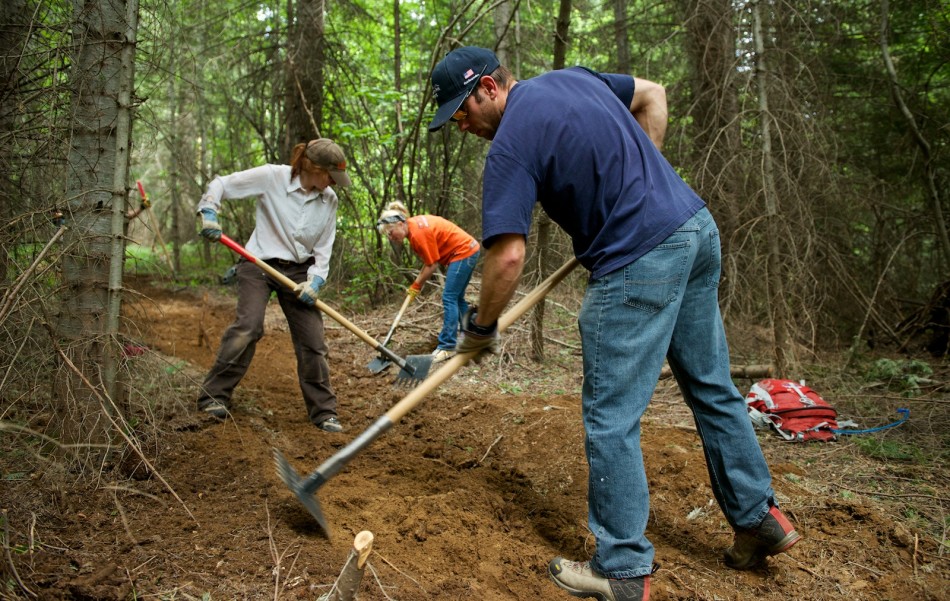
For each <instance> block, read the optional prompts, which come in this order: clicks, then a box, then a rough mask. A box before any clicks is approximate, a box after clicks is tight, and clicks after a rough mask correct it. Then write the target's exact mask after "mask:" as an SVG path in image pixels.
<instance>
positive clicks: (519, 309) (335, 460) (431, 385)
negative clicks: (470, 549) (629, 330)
mask: <svg viewBox="0 0 950 601" xmlns="http://www.w3.org/2000/svg"><path fill="white" fill-rule="evenodd" d="M577 265H578V262H577V259H575V258H572V259H571V260H569V261H568V262H567V263H565V264H564V265H562V266H561V268H560V269H558V270H557V271H555V272H554V273H552V274H551V275H550V276H548V278H547V279H546V280H544V281H543V282H541V283H540V284H539V285H538V286H537V287H536V288H535V289H534V290H532V291H531V292H530V293H528V294H527V295H526V296H525V297H524V298H522V299H521V300H520V301H518V302H517V303H516V304H515V305H514V306H513V307H512V308H511V309H509V310H508V311H507V312H506V313H505V314H504V315H502V316H501V317H500V318H499V319H498V331H499V332H504V331H505V329H507V328H508V326H510V325H511V324H512V323H513V322H514V321H516V320H517V319H518V318H519V317H521V316H522V315H524V314H525V312H527V311H528V309H530V308H531V307H533V306H534V305H536V304H537V303H538V302H540V301H541V300H542V299H544V297H545V296H546V295H547V294H548V292H550V291H551V289H552V288H554V286H556V285H557V284H558V283H559V282H560V281H561V280H563V279H564V277H565V276H567V274H569V273H570V272H571V271H572V270H573V269H574V268H575V267H577ZM476 354H477V353H475V352H471V353H465V354H458V355H455V356H454V357H452V358H451V359H449V360H448V361H446V362H445V363H444V364H443V365H442V367H440V368H439V369H437V370H436V371H435V373H433V374H432V375H431V376H429V377H428V378H426V380H425V381H424V382H422V384H420V385H419V386H417V387H416V388H415V389H413V390H412V392H410V393H409V394H407V395H406V396H405V397H403V398H402V400H400V401H399V402H398V403H396V404H395V405H393V406H392V408H390V409H389V411H387V412H386V413H385V414H383V415H382V416H381V417H379V418H378V419H377V420H376V421H375V422H373V424H372V425H370V427H369V428H367V429H366V430H364V431H363V432H362V433H361V434H360V435H359V436H357V437H356V438H355V439H353V441H352V442H350V443H349V444H347V445H346V446H345V447H343V448H342V449H340V450H339V451H337V453H336V454H334V455H333V456H332V457H330V458H329V459H327V460H326V461H325V462H324V463H323V464H322V465H321V466H320V467H318V468H317V469H316V470H314V472H313V473H311V474H310V475H309V476H307V477H306V478H302V477H301V476H299V475H298V474H297V472H296V471H295V470H294V468H293V467H292V466H291V465H290V463H289V462H288V461H287V459H286V458H285V457H284V455H283V454H282V453H281V452H280V450H278V449H274V461H275V463H276V464H277V475H278V476H280V479H281V480H283V482H284V484H286V485H287V487H288V488H290V490H291V491H293V493H294V495H295V496H296V497H297V499H298V500H300V502H301V503H303V505H304V507H306V508H307V511H309V512H310V515H312V516H313V517H314V518H315V519H316V520H317V523H318V524H319V525H320V528H321V530H322V533H323V534H324V536H326V537H327V538H330V530H329V527H328V525H327V520H326V518H325V517H324V515H323V511H322V510H321V509H320V502H319V501H318V500H317V497H316V496H315V495H314V493H315V492H316V491H317V489H318V488H320V487H321V486H323V485H324V484H326V482H327V481H328V480H329V479H330V478H332V477H333V476H335V475H337V474H338V473H339V472H340V471H341V470H342V469H343V467H344V466H345V465H346V464H347V463H349V462H350V461H352V460H353V458H355V457H356V456H357V455H359V454H360V453H361V452H362V451H363V450H364V449H365V448H366V447H368V446H369V445H370V444H371V443H372V442H373V441H375V440H376V439H377V438H379V437H380V436H382V435H383V434H384V433H385V432H386V431H388V430H389V429H390V428H392V427H393V425H394V424H395V423H396V422H398V421H399V420H400V419H402V418H403V417H404V416H405V415H406V414H407V413H409V412H410V411H412V409H414V408H415V407H416V405H418V404H419V402H420V401H422V399H423V398H425V396H426V395H427V394H429V393H430V392H432V391H433V390H435V389H436V388H437V387H438V386H439V385H441V384H442V383H443V382H445V381H446V380H448V379H449V378H450V377H452V375H453V374H455V372H457V371H458V370H459V369H460V368H461V367H462V366H463V365H465V364H466V363H468V362H469V360H471V359H472V358H473V357H474V355H476Z"/></svg>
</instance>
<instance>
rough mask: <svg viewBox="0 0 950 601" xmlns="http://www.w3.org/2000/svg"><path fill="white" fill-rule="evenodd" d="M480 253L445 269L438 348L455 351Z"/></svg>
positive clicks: (452, 263) (455, 262) (451, 264)
mask: <svg viewBox="0 0 950 601" xmlns="http://www.w3.org/2000/svg"><path fill="white" fill-rule="evenodd" d="M478 255H479V252H478V251H476V252H475V254H474V255H472V256H471V257H468V258H465V259H460V260H458V261H453V262H451V263H449V266H448V267H446V268H445V288H444V289H443V290H442V331H441V332H439V345H438V347H436V348H439V349H444V350H449V351H451V350H455V343H456V341H457V340H458V333H459V325H460V324H461V321H462V316H463V315H465V312H466V311H468V303H467V302H465V289H466V288H468V282H469V281H470V280H471V279H472V272H474V271H475V265H476V264H477V263H478Z"/></svg>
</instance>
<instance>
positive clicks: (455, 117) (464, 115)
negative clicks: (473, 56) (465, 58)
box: [449, 65, 488, 123]
mask: <svg viewBox="0 0 950 601" xmlns="http://www.w3.org/2000/svg"><path fill="white" fill-rule="evenodd" d="M487 68H488V65H485V66H484V67H482V70H481V71H479V72H478V79H479V80H481V78H482V76H483V75H484V74H485V69H487ZM479 85H481V84H480V83H476V84H475V85H474V86H472V89H471V90H469V91H468V94H466V95H465V98H462V104H460V105H459V110H457V111H455V112H454V113H453V114H452V116H451V117H449V121H451V122H452V123H458V122H459V121H465V120H466V119H468V111H466V110H463V109H462V105H464V104H465V101H466V100H468V97H469V96H471V95H472V92H474V91H475V90H476V89H478V86H479Z"/></svg>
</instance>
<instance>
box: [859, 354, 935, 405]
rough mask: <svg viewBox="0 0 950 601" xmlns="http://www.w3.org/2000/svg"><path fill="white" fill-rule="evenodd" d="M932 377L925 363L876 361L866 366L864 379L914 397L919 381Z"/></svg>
mask: <svg viewBox="0 0 950 601" xmlns="http://www.w3.org/2000/svg"><path fill="white" fill-rule="evenodd" d="M932 375H933V369H932V368H931V367H930V365H928V364H927V363H924V362H923V361H920V360H917V359H909V360H901V361H895V360H893V359H886V358H884V359H878V360H876V361H875V362H874V363H872V364H871V365H870V366H868V368H867V370H866V372H865V374H864V377H865V379H867V380H868V381H882V382H884V383H885V384H886V385H887V387H888V388H890V389H891V390H895V391H897V392H900V393H902V394H904V395H905V396H915V395H916V394H917V393H918V392H919V391H920V381H921V380H922V379H927V378H929V377H930V376H932Z"/></svg>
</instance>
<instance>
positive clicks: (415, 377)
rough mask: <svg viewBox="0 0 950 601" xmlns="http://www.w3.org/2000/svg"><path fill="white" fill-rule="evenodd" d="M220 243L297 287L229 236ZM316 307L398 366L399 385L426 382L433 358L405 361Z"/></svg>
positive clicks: (348, 323) (320, 303) (325, 309)
mask: <svg viewBox="0 0 950 601" xmlns="http://www.w3.org/2000/svg"><path fill="white" fill-rule="evenodd" d="M220 242H221V244H223V245H225V246H227V247H228V248H230V249H231V250H233V251H234V252H236V253H237V254H239V255H241V256H242V257H244V258H245V259H247V260H248V261H250V262H251V263H254V264H255V265H257V266H258V267H260V268H261V269H262V270H263V271H264V272H265V273H267V275H269V276H271V277H272V278H274V279H275V280H277V281H278V282H280V283H281V284H282V285H284V286H285V287H286V288H289V289H290V290H293V289H295V288H296V287H297V283H296V282H294V281H293V280H291V279H290V278H288V277H287V276H285V275H284V274H282V273H281V272H279V271H277V270H276V269H274V268H273V267H271V266H270V265H268V264H267V263H265V262H264V261H262V260H260V259H258V258H257V257H255V256H254V255H252V254H251V253H249V252H248V251H247V249H245V248H244V247H243V246H241V245H240V244H238V243H237V242H235V241H234V240H232V239H231V238H229V237H228V236H226V235H224V234H221V240H220ZM314 306H315V307H316V308H317V309H320V310H321V311H323V312H324V313H326V314H327V315H329V316H330V317H331V318H333V320H334V321H336V322H337V323H339V324H340V325H342V326H343V327H344V328H346V329H347V330H349V331H351V332H353V333H354V334H356V335H357V337H359V339H360V340H362V341H363V342H365V343H366V344H368V345H370V346H371V347H373V348H374V349H376V350H377V351H379V352H380V353H382V354H383V355H385V356H386V357H387V358H389V360H390V361H392V362H393V363H395V364H396V365H398V366H399V367H400V370H399V374H398V375H397V376H396V383H397V384H409V385H415V384H417V383H419V382H421V381H422V380H424V379H425V377H426V376H427V375H428V374H429V367H431V366H432V357H429V356H427V355H420V356H416V357H409V358H408V359H403V358H402V357H400V356H399V355H397V354H396V353H394V352H392V351H391V350H389V349H388V348H386V347H384V346H383V345H381V344H380V343H378V342H376V341H375V340H374V339H373V338H372V336H370V335H369V334H367V333H366V332H364V331H363V330H361V329H359V328H358V327H356V324H354V323H352V322H351V321H350V320H348V319H347V318H345V317H343V316H342V315H340V314H339V313H337V312H336V311H335V310H334V309H332V308H331V307H329V306H328V305H327V304H326V303H325V302H323V301H321V300H320V299H319V298H318V299H317V301H316V303H315V305H314ZM427 357H428V361H427V360H426V358H427Z"/></svg>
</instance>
